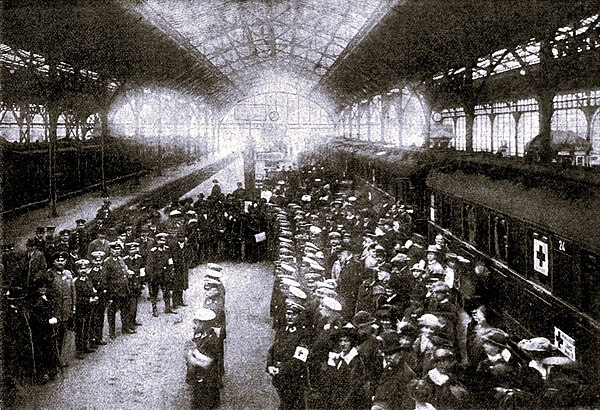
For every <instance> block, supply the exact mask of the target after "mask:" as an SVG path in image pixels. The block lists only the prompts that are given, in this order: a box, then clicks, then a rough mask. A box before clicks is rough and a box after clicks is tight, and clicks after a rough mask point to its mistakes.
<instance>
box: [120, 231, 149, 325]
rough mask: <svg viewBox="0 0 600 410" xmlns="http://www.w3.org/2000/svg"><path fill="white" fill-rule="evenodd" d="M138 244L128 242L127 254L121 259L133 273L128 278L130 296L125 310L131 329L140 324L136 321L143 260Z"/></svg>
mask: <svg viewBox="0 0 600 410" xmlns="http://www.w3.org/2000/svg"><path fill="white" fill-rule="evenodd" d="M139 246H140V244H139V243H137V242H129V243H128V244H127V249H128V252H129V254H128V255H127V256H125V257H124V258H123V260H124V261H125V264H126V265H127V268H128V269H129V270H130V271H132V272H133V275H130V276H129V289H130V292H131V293H130V295H129V297H128V306H127V308H126V309H127V310H128V312H129V317H130V320H131V325H132V326H133V327H135V326H140V325H141V323H139V322H138V321H137V309H138V299H139V297H140V295H141V294H142V283H143V279H144V277H145V268H144V266H143V263H144V261H143V258H142V256H141V255H140V252H139V250H140V248H139Z"/></svg>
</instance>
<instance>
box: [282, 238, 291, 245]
mask: <svg viewBox="0 0 600 410" xmlns="http://www.w3.org/2000/svg"><path fill="white" fill-rule="evenodd" d="M279 241H281V242H286V243H290V244H291V243H292V242H293V241H292V240H291V239H289V238H282V237H279Z"/></svg>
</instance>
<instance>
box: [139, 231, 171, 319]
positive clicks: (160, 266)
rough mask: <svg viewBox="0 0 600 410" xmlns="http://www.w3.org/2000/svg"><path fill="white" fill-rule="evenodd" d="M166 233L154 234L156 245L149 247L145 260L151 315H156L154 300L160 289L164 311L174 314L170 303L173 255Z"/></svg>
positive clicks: (155, 300)
mask: <svg viewBox="0 0 600 410" xmlns="http://www.w3.org/2000/svg"><path fill="white" fill-rule="evenodd" d="M167 236H168V234H166V233H159V234H156V246H155V247H154V248H152V249H150V252H149V253H148V259H147V261H146V276H147V277H148V287H149V292H150V301H151V302H152V316H154V317H158V309H157V307H156V302H157V298H158V291H159V290H161V289H162V293H163V300H164V301H165V313H171V314H175V313H177V312H175V311H174V310H173V309H172V305H171V298H172V290H173V257H172V254H171V249H170V248H169V247H168V246H167Z"/></svg>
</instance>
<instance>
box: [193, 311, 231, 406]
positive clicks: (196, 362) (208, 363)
mask: <svg viewBox="0 0 600 410" xmlns="http://www.w3.org/2000/svg"><path fill="white" fill-rule="evenodd" d="M215 317H216V315H215V312H213V311H212V310H210V309H206V308H201V309H198V310H197V311H196V312H195V315H194V337H193V339H192V340H191V342H189V343H188V344H187V346H186V352H185V359H186V365H187V375H186V382H187V383H188V384H189V385H190V390H191V396H192V401H191V408H192V409H214V408H217V407H218V406H219V404H220V401H221V397H220V379H219V377H220V372H219V365H218V362H219V358H220V357H222V354H223V352H222V351H221V347H220V346H221V345H220V341H219V337H218V336H217V335H216V334H215V331H214V329H213V326H212V321H213V320H214V319H215Z"/></svg>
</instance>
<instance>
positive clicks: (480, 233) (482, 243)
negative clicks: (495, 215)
mask: <svg viewBox="0 0 600 410" xmlns="http://www.w3.org/2000/svg"><path fill="white" fill-rule="evenodd" d="M475 216H476V220H477V222H476V224H477V237H476V238H475V240H476V247H477V249H479V250H481V251H483V252H485V253H488V251H489V242H488V240H489V237H488V233H489V228H490V225H489V218H488V211H487V210H486V209H484V208H480V207H477V208H476V213H475Z"/></svg>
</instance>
